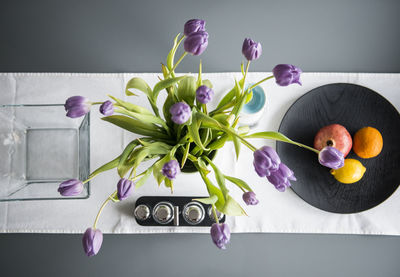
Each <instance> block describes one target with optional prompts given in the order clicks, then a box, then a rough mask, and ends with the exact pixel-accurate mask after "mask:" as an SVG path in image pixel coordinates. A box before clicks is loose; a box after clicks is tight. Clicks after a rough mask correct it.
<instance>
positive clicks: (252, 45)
mask: <svg viewBox="0 0 400 277" xmlns="http://www.w3.org/2000/svg"><path fill="white" fill-rule="evenodd" d="M242 53H243V55H244V56H245V57H246V59H247V60H248V61H252V60H256V59H258V58H259V57H260V56H261V54H262V47H261V43H259V42H255V41H254V40H252V39H250V38H245V39H244V41H243V46H242Z"/></svg>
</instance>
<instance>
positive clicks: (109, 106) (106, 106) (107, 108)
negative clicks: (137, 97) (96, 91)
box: [99, 100, 114, 116]
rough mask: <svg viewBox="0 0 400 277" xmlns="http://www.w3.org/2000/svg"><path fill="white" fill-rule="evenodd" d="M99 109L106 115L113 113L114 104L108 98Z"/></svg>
mask: <svg viewBox="0 0 400 277" xmlns="http://www.w3.org/2000/svg"><path fill="white" fill-rule="evenodd" d="M99 110H100V112H101V113H102V114H104V115H105V116H109V115H112V114H113V113H114V104H113V103H112V102H111V101H110V100H107V101H105V102H104V103H103V104H101V106H100V108H99Z"/></svg>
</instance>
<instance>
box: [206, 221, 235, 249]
mask: <svg viewBox="0 0 400 277" xmlns="http://www.w3.org/2000/svg"><path fill="white" fill-rule="evenodd" d="M210 233H211V239H212V241H213V242H214V243H215V245H216V246H217V247H218V248H219V249H225V245H226V244H228V243H229V240H230V239H231V231H229V226H228V224H226V223H221V224H218V223H214V224H213V225H212V226H211V230H210Z"/></svg>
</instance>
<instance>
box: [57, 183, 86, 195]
mask: <svg viewBox="0 0 400 277" xmlns="http://www.w3.org/2000/svg"><path fill="white" fill-rule="evenodd" d="M82 190H83V183H82V182H81V181H79V180H77V179H70V180H67V181H64V182H62V183H61V184H60V186H59V187H58V192H59V193H60V194H61V195H62V196H76V195H79V194H81V192H82Z"/></svg>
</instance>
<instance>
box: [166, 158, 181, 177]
mask: <svg viewBox="0 0 400 277" xmlns="http://www.w3.org/2000/svg"><path fill="white" fill-rule="evenodd" d="M180 172H181V169H180V167H179V163H178V161H177V160H170V161H169V162H167V163H165V164H164V166H163V168H162V174H163V175H164V176H165V177H167V178H168V179H175V177H176V175H178V174H179V173H180Z"/></svg>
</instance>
